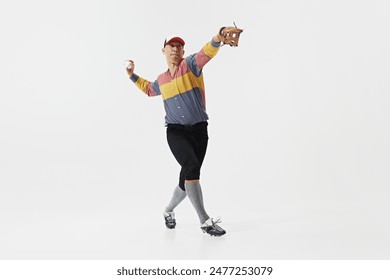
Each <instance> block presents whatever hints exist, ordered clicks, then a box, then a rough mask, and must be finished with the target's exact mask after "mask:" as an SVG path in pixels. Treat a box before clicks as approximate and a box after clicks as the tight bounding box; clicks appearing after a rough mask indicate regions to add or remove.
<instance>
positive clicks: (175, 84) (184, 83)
mask: <svg viewBox="0 0 390 280" xmlns="http://www.w3.org/2000/svg"><path fill="white" fill-rule="evenodd" d="M202 75H203V74H202ZM202 75H200V76H199V77H196V76H195V75H194V74H193V73H192V72H188V73H186V74H184V75H183V76H180V77H178V78H176V79H174V80H172V81H170V82H169V83H166V84H163V85H160V91H161V94H162V97H163V100H166V99H169V98H172V97H174V96H176V95H178V94H180V93H184V92H187V91H191V90H193V89H194V88H196V87H197V88H200V89H201V90H202V91H204V84H203V77H202Z"/></svg>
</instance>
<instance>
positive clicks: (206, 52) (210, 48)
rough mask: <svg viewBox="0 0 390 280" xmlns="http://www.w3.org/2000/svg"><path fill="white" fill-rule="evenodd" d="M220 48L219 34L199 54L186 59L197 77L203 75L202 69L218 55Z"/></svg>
mask: <svg viewBox="0 0 390 280" xmlns="http://www.w3.org/2000/svg"><path fill="white" fill-rule="evenodd" d="M220 46H221V41H220V38H219V33H218V34H217V35H215V36H214V37H213V38H212V40H211V41H209V42H207V43H206V44H205V45H204V46H203V48H202V49H201V50H200V51H199V52H197V53H195V54H193V55H190V56H189V57H187V58H186V60H187V64H188V67H189V68H190V69H191V71H192V72H193V73H194V74H195V75H196V76H199V75H200V74H201V72H202V68H203V67H204V66H205V65H206V64H207V63H208V62H209V61H210V60H211V59H212V58H213V57H214V56H215V55H216V54H217V53H218V51H219V48H220Z"/></svg>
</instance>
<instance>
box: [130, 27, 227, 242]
mask: <svg viewBox="0 0 390 280" xmlns="http://www.w3.org/2000/svg"><path fill="white" fill-rule="evenodd" d="M220 36H221V35H220V33H218V34H217V35H215V36H214V37H213V38H212V40H211V41H210V42H207V43H206V45H204V47H203V48H202V49H201V50H200V51H199V52H198V53H195V54H192V55H190V56H188V57H186V58H183V56H184V45H185V42H184V40H183V39H182V38H180V37H177V36H172V37H168V38H166V39H165V41H164V48H163V49H162V53H163V54H164V55H165V58H166V61H167V64H168V70H167V71H166V72H164V73H162V74H160V75H159V76H158V78H157V80H156V81H154V82H150V81H148V80H146V79H143V78H141V77H139V76H138V75H136V74H135V73H134V68H135V65H134V61H131V60H130V66H128V67H127V68H126V70H127V73H128V75H129V77H130V79H131V80H132V81H133V82H134V83H135V85H136V86H137V87H138V88H139V89H141V90H142V91H143V92H144V93H146V94H147V95H148V96H158V95H161V96H162V98H163V101H164V108H165V112H166V116H165V122H166V126H167V140H168V145H169V147H170V149H171V151H172V153H173V155H174V156H175V158H176V160H177V161H178V163H179V164H180V165H181V171H180V176H179V185H178V186H177V187H176V188H175V190H174V192H173V196H172V199H171V201H170V202H169V204H168V206H167V207H166V208H165V211H164V213H163V214H164V218H165V224H166V226H167V227H168V228H170V229H173V228H175V226H176V220H175V213H174V211H173V210H174V209H175V208H176V207H177V206H178V205H179V203H180V202H181V201H183V199H184V198H185V197H186V196H188V198H189V199H190V201H191V203H192V205H193V207H194V208H195V210H196V212H197V214H198V216H199V221H200V225H201V226H200V227H201V229H202V231H203V232H206V233H208V234H210V235H213V236H221V235H224V234H225V233H226V231H225V230H224V229H222V228H221V227H220V226H218V225H217V223H220V220H219V219H218V220H216V221H214V220H213V219H212V218H210V216H209V215H208V214H207V212H206V210H205V207H204V204H203V195H202V189H201V186H200V183H199V178H200V169H201V166H202V162H203V159H204V156H205V154H206V149H207V142H208V134H207V125H208V123H207V120H208V115H207V113H206V100H205V87H204V83H203V74H202V69H203V67H204V66H205V65H206V63H208V62H209V61H210V60H211V59H212V58H213V57H214V56H215V55H216V54H217V52H218V50H219V48H220V46H221V40H220V38H221V37H220Z"/></svg>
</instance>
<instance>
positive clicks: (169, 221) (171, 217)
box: [164, 212, 176, 229]
mask: <svg viewBox="0 0 390 280" xmlns="http://www.w3.org/2000/svg"><path fill="white" fill-rule="evenodd" d="M164 219H165V225H166V226H167V228H169V229H173V228H175V226H176V220H175V212H164Z"/></svg>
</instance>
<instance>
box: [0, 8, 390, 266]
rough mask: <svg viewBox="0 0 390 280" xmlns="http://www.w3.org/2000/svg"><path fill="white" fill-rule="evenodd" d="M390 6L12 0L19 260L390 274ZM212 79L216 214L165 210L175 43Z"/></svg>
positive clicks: (13, 244)
mask: <svg viewBox="0 0 390 280" xmlns="http://www.w3.org/2000/svg"><path fill="white" fill-rule="evenodd" d="M389 14H390V4H388V2H387V1H346V0H344V1H304V0H296V1H286V0H284V1H282V0H281V1H241V2H237V1H230V0H225V1H203V0H202V1H196V2H189V1H178V0H172V1H164V2H162V1H161V2H160V1H151V0H144V1H108V0H107V1H102V0H100V1H43V0H37V1H12V2H7V3H6V4H3V3H2V4H1V9H0V34H1V45H0V48H1V51H0V65H1V67H0V79H1V82H0V227H1V228H0V248H1V249H0V258H1V259H389V257H390V225H389V221H388V220H389V219H388V213H390V204H389V197H390V190H389V185H390V179H389V175H388V171H389V169H390V159H389V156H390V148H389V141H390V129H389V119H390V112H389V101H390V98H389V96H388V94H389V92H390V85H389V78H390V68H389V65H390V55H389V51H388V50H389V49H390V38H389V36H388V26H390V19H389V17H388V15H389ZM233 21H235V22H236V24H237V25H238V26H239V27H242V28H244V29H245V30H244V33H243V34H242V37H241V40H240V45H239V47H238V48H230V47H228V46H224V47H223V48H222V49H221V50H220V52H219V53H218V55H217V56H216V57H215V58H214V59H213V60H212V61H211V62H210V63H209V64H208V65H207V66H206V67H205V69H204V75H205V83H206V98H207V109H208V114H209V116H210V121H209V136H210V142H209V149H208V153H207V156H206V159H205V162H204V165H203V169H202V180H201V182H202V186H203V193H204V197H205V204H206V209H207V211H208V212H209V213H210V215H212V216H217V215H221V216H222V220H223V224H222V226H223V227H224V228H226V230H227V231H228V233H227V235H226V236H224V237H222V238H211V237H209V236H206V235H204V234H203V233H202V232H201V231H200V229H199V224H198V220H197V216H196V214H195V212H194V210H193V209H192V207H191V205H190V203H189V201H188V200H186V201H184V202H183V204H182V205H180V206H179V207H178V208H177V210H176V213H177V214H176V215H177V220H178V226H177V228H176V229H175V230H167V229H166V228H165V225H164V222H163V218H162V210H163V208H164V207H165V206H166V204H167V202H168V201H169V199H170V196H171V193H172V191H173V189H174V187H175V185H176V184H177V179H178V172H179V166H178V164H177V163H176V161H175V159H174V158H173V156H172V155H171V153H170V151H169V148H168V145H167V144H166V139H165V128H164V126H163V122H164V110H163V105H162V101H161V98H160V97H156V98H148V97H146V96H145V95H144V94H143V93H142V92H140V91H139V90H138V89H137V88H136V87H135V86H134V85H133V84H132V82H131V81H130V80H129V79H128V77H127V74H126V72H125V70H124V68H123V65H122V64H123V62H124V60H125V59H129V58H131V59H134V60H135V62H136V73H137V74H139V75H140V76H142V77H144V78H147V79H149V80H151V81H154V79H155V78H156V77H157V75H158V74H159V73H161V72H163V71H165V70H166V62H165V58H164V56H163V55H162V54H161V48H162V44H163V41H164V39H165V37H166V36H168V35H170V34H179V35H181V36H182V37H183V38H184V39H185V40H186V46H185V50H186V54H191V53H194V52H197V51H199V50H200V49H201V47H202V46H203V45H204V44H205V43H206V42H207V41H209V40H210V39H211V38H212V36H213V35H215V34H216V33H217V32H218V30H219V28H220V27H221V26H226V25H232V22H233Z"/></svg>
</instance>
